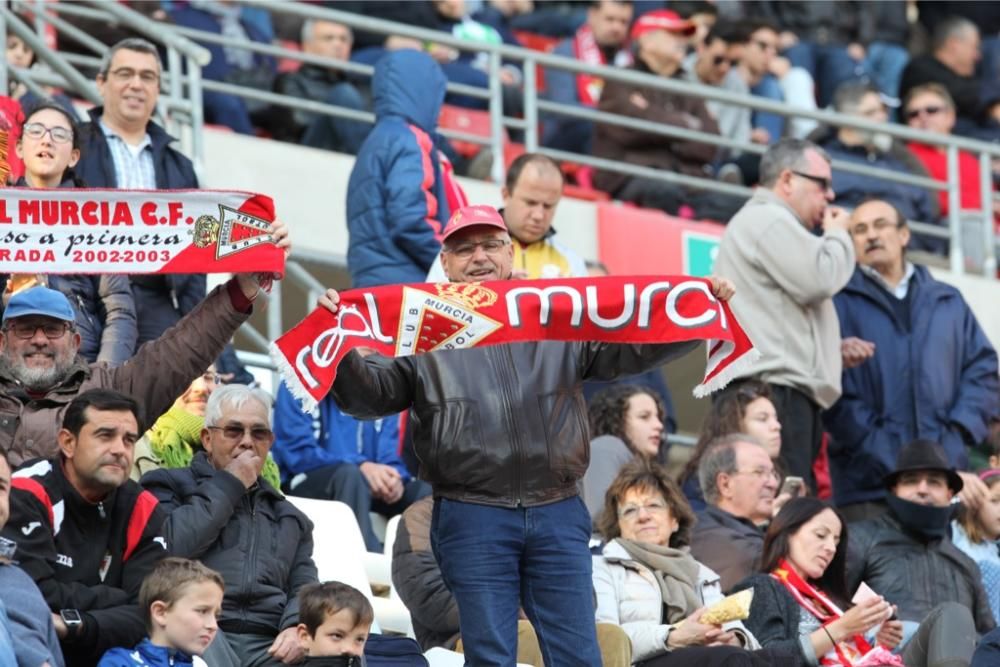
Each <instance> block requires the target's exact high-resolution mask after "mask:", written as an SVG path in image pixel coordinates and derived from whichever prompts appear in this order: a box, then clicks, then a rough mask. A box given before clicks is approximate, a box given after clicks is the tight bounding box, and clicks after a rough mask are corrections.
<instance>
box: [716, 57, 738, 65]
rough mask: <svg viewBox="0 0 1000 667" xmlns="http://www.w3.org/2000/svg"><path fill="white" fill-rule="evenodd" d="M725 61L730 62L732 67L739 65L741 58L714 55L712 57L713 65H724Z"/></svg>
mask: <svg viewBox="0 0 1000 667" xmlns="http://www.w3.org/2000/svg"><path fill="white" fill-rule="evenodd" d="M723 63H729V66H730V67H736V66H737V65H739V64H740V59H739V58H727V57H726V56H713V57H712V66H713V67H718V66H720V65H722V64H723Z"/></svg>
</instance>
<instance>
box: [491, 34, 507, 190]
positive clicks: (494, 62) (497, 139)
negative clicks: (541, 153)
mask: <svg viewBox="0 0 1000 667" xmlns="http://www.w3.org/2000/svg"><path fill="white" fill-rule="evenodd" d="M501 65H502V63H501V61H500V52H499V51H493V52H492V53H490V67H489V73H490V139H491V141H490V147H491V148H492V149H493V166H492V167H491V169H490V175H491V176H492V177H493V182H494V183H503V177H504V159H503V143H504V142H503V132H504V127H503V114H504V111H503V84H502V83H501V81H500V67H501Z"/></svg>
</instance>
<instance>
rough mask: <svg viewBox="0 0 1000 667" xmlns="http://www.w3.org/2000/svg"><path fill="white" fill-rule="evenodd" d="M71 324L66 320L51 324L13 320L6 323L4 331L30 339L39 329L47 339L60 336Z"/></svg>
mask: <svg viewBox="0 0 1000 667" xmlns="http://www.w3.org/2000/svg"><path fill="white" fill-rule="evenodd" d="M72 328H73V325H71V324H68V323H67V322H52V323H51V324H36V323H34V322H13V323H11V324H8V325H7V328H6V329H4V330H5V331H10V332H11V333H13V334H14V336H15V337H16V338H20V339H21V340H30V339H32V338H34V337H35V332H36V331H38V330H39V329H41V330H42V333H43V334H45V337H46V338H48V339H49V340H55V339H57V338H62V337H63V336H65V335H66V332H67V331H69V330H71V329H72Z"/></svg>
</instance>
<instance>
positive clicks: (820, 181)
mask: <svg viewBox="0 0 1000 667" xmlns="http://www.w3.org/2000/svg"><path fill="white" fill-rule="evenodd" d="M791 171H792V173H793V174H795V175H796V176H801V177H802V178H805V179H807V180H810V181H812V182H813V183H815V184H816V185H818V186H819V187H820V188H822V189H823V192H827V191H829V190H832V189H833V181H832V180H831V179H829V178H826V177H825V176H816V175H815V174H807V173H806V172H804V171H796V170H794V169H792V170H791Z"/></svg>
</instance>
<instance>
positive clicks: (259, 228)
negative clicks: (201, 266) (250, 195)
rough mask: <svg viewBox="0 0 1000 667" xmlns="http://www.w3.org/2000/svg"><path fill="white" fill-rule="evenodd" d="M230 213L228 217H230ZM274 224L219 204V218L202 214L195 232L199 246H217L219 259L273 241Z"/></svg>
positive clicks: (196, 224)
mask: <svg viewBox="0 0 1000 667" xmlns="http://www.w3.org/2000/svg"><path fill="white" fill-rule="evenodd" d="M227 214H228V216H227ZM270 227H271V223H269V222H268V221H267V220H262V219H260V218H258V217H256V216H253V215H250V214H248V213H243V212H242V211H237V210H236V209H234V208H230V207H228V206H225V205H223V204H219V217H218V218H214V217H212V216H210V215H203V216H200V217H199V218H198V219H197V220H196V221H195V223H194V229H193V230H191V234H192V235H193V236H194V244H195V245H196V246H198V247H199V248H208V247H211V246H213V245H214V246H215V258H216V259H222V258H223V257H227V256H229V255H233V254H235V253H238V252H240V251H241V250H247V249H249V248H253V247H255V246H258V245H260V244H261V243H268V242H273V239H272V238H271V234H270V233H269V230H270Z"/></svg>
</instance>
